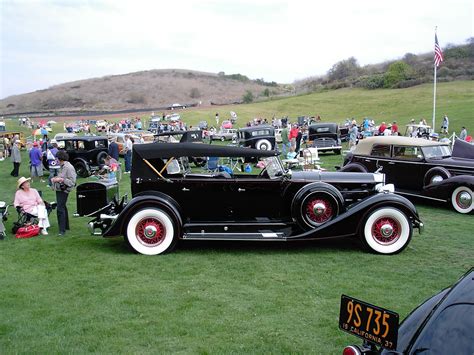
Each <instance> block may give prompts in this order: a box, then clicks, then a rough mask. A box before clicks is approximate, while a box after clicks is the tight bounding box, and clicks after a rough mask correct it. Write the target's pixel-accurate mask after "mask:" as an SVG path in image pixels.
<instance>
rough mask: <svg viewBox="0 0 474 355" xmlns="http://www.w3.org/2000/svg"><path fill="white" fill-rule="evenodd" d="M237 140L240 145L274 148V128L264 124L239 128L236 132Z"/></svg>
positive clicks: (265, 148) (263, 148) (262, 148)
mask: <svg viewBox="0 0 474 355" xmlns="http://www.w3.org/2000/svg"><path fill="white" fill-rule="evenodd" d="M237 141H238V144H239V145H240V146H242V147H249V148H255V149H259V150H274V149H275V148H276V140H275V128H274V127H272V126H266V125H258V126H251V127H245V128H240V129H239V130H238V132H237Z"/></svg>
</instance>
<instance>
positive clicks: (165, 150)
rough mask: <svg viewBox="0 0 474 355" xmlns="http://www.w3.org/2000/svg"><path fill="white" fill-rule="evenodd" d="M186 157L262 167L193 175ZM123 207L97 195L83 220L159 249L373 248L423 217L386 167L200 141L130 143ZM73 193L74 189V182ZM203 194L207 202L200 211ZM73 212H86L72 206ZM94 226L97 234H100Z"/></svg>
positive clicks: (399, 240) (408, 234) (379, 249)
mask: <svg viewBox="0 0 474 355" xmlns="http://www.w3.org/2000/svg"><path fill="white" fill-rule="evenodd" d="M189 156H200V157H209V158H210V157H214V158H218V159H219V160H221V161H222V162H223V163H224V162H232V161H243V162H245V161H253V160H255V159H256V160H261V161H262V163H261V165H262V166H264V168H263V169H261V170H258V173H256V174H248V173H245V172H241V171H240V170H238V169H235V170H232V169H231V170H230V172H229V171H228V170H229V169H225V170H224V171H220V170H219V169H216V170H212V171H210V170H206V171H199V172H196V171H195V170H191V169H190V168H189V161H188V157H189ZM132 166H133V169H132V172H131V179H130V181H131V184H132V186H131V191H132V196H133V198H132V199H131V200H130V202H128V203H127V204H118V203H109V202H108V201H106V200H104V201H95V203H96V204H97V205H96V207H97V211H96V212H95V213H93V214H92V217H93V218H94V220H93V221H91V223H90V224H89V226H90V229H91V231H93V232H97V230H98V229H99V230H100V233H101V234H102V235H103V236H104V237H113V236H119V235H123V236H125V238H126V239H127V241H128V243H129V244H130V245H131V247H132V248H133V249H134V250H135V251H136V252H139V253H142V254H148V255H156V254H162V253H165V252H167V251H170V250H172V249H173V247H174V246H175V244H176V241H177V240H179V239H183V240H207V241H210V240H234V241H235V240H239V241H242V240H243V241H250V240H254V241H266V242H267V241H291V240H303V239H309V240H312V239H319V238H323V239H325V238H332V237H357V238H360V240H361V241H362V244H363V245H364V246H365V247H366V248H367V249H368V250H370V251H372V252H375V253H380V254H395V253H398V252H401V251H402V250H403V249H404V248H405V247H406V246H407V245H408V243H409V242H410V240H411V238H412V235H413V229H414V228H418V229H421V228H422V226H423V225H422V223H421V221H420V219H419V216H418V214H417V212H416V209H415V207H414V206H413V204H412V203H411V202H410V201H408V200H407V199H405V198H404V197H402V196H398V195H395V194H393V193H391V190H393V186H389V185H388V186H387V185H385V184H384V175H383V174H379V173H376V174H372V173H366V174H361V173H353V174H349V173H339V172H322V171H298V172H296V171H295V172H291V171H290V170H286V169H285V168H284V167H283V165H282V163H281V161H280V159H279V154H278V152H276V151H270V150H258V149H250V148H243V147H236V146H223V145H210V144H196V143H177V144H167V143H154V144H140V145H137V146H136V148H134V149H133V153H132ZM78 190H79V187H78ZM203 201H204V203H205V201H212V203H206V207H205V208H203ZM78 213H79V215H85V214H86V213H83V212H81V210H80V209H79V208H78ZM97 233H98V232H97Z"/></svg>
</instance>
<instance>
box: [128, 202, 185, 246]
mask: <svg viewBox="0 0 474 355" xmlns="http://www.w3.org/2000/svg"><path fill="white" fill-rule="evenodd" d="M126 239H127V241H128V243H129V244H130V246H131V247H132V248H133V249H134V250H135V251H136V252H138V253H140V254H144V255H158V254H163V253H165V252H168V251H171V250H172V249H173V248H174V246H175V244H176V241H177V237H176V226H175V223H174V222H173V220H172V219H171V218H170V216H169V215H168V214H167V213H165V212H164V211H163V210H160V209H156V208H145V209H141V210H139V211H137V212H136V213H135V214H134V215H133V216H132V217H131V218H130V220H129V221H128V224H127V234H126Z"/></svg>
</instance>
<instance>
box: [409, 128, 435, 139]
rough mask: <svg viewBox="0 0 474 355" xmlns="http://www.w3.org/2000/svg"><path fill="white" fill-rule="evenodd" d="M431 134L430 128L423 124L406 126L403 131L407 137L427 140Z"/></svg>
mask: <svg viewBox="0 0 474 355" xmlns="http://www.w3.org/2000/svg"><path fill="white" fill-rule="evenodd" d="M432 133H433V130H432V128H431V127H430V126H427V125H423V124H407V125H406V129H405V136H407V137H414V138H424V139H429V138H430V136H431V134H432Z"/></svg>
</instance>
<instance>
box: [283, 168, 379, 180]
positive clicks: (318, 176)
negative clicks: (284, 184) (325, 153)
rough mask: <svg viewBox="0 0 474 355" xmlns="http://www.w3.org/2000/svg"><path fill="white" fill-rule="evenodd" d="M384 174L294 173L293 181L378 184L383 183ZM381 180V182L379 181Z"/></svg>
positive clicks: (318, 171)
mask: <svg viewBox="0 0 474 355" xmlns="http://www.w3.org/2000/svg"><path fill="white" fill-rule="evenodd" d="M381 175H383V174H373V173H350V172H343V173H341V172H333V171H320V170H315V171H293V172H292V174H291V179H292V180H303V181H324V182H357V183H376V182H381V181H382V180H381V179H382V177H378V178H377V176H381ZM379 180H380V181H379Z"/></svg>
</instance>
